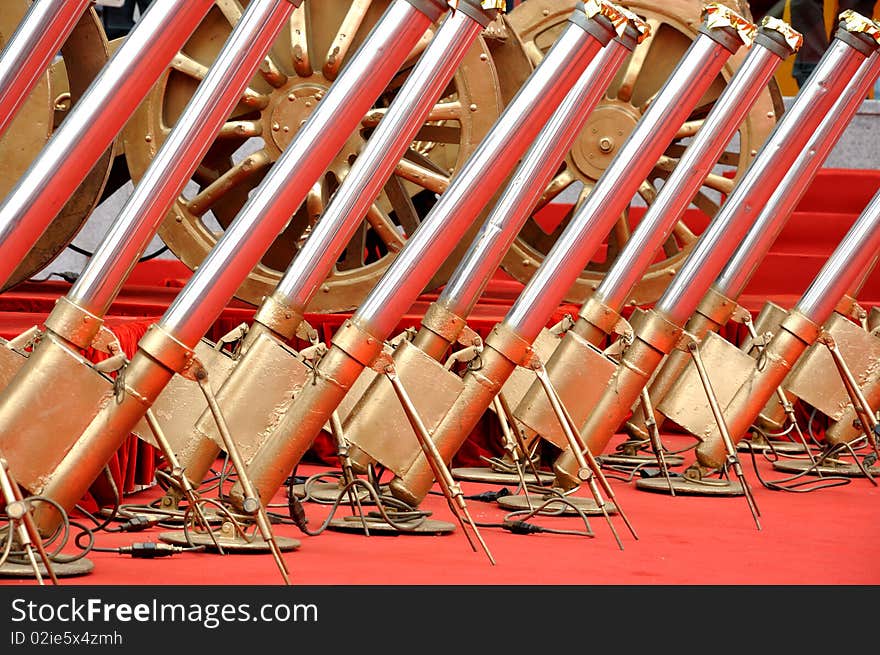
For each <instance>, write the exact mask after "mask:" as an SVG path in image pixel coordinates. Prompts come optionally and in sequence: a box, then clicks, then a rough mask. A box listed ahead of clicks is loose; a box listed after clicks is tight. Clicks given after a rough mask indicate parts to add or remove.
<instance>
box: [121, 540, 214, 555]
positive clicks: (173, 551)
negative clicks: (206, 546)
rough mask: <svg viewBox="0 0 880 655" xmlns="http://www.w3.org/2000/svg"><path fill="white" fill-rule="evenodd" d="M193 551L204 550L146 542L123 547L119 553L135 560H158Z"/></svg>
mask: <svg viewBox="0 0 880 655" xmlns="http://www.w3.org/2000/svg"><path fill="white" fill-rule="evenodd" d="M193 550H202V547H196V548H184V547H182V546H172V545H171V544H163V543H158V542H154V541H145V542H138V543H133V544H132V545H131V546H122V547H120V548H119V553H120V554H122V555H131V556H132V557H133V558H135V559H156V558H157V557H171V556H172V555H177V554H178V553H185V552H190V551H193Z"/></svg>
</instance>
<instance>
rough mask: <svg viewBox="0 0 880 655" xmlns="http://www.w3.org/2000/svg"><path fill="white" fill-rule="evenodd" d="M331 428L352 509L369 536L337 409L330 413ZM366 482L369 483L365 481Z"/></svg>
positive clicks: (346, 441)
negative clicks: (354, 483)
mask: <svg viewBox="0 0 880 655" xmlns="http://www.w3.org/2000/svg"><path fill="white" fill-rule="evenodd" d="M330 429H331V431H332V432H333V438H334V439H335V440H336V452H337V453H338V455H339V465H340V466H341V467H342V479H343V481H344V482H345V486H346V488H347V490H348V502H349V504H350V505H351V508H352V511H355V512H357V515H358V516H359V517H360V518H361V525H362V526H363V528H364V534H365V535H366V536H368V537H369V536H370V529H369V528H368V527H367V520H366V518H365V517H364V508H363V505H361V498H360V493H359V492H358V490H357V489H355V488H354V485H353V484H352V483H353V482H354V480H355V474H354V471H353V470H352V468H351V459H350V458H349V456H348V453H349V450H348V440H347V439H346V438H345V433H344V432H343V430H342V421H341V420H340V418H339V412H338V411H336V410H334V411H333V414H331V415H330ZM364 484H368V483H366V482H364ZM378 492H379V490H378V488H377V489H376V495H377V496H378V495H379V493H378Z"/></svg>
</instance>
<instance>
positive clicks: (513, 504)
mask: <svg viewBox="0 0 880 655" xmlns="http://www.w3.org/2000/svg"><path fill="white" fill-rule="evenodd" d="M549 499H550V496H535V495H530V496H529V497H528V499H526V497H525V496H502V497H501V498H499V499H498V506H499V507H501V508H502V509H506V510H510V511H517V510H527V509H530V508H529V501H531V502H532V507H540V506H541V505H542V504H544V503H546V502H547V501H548V500H549ZM565 500H567V501H568V502H570V503H571V504H572V505H574V506H575V507H577V508H578V509H579V510H581V512H583V513H584V514H586V515H587V516H602V515H603V514H602V510H601V509H600V508H599V506H598V505H597V504H596V501H595V500H593V499H592V498H585V497H583V496H566V497H565ZM545 510H546V511H542V512H541V514H548V515H552V516H577V515H578V513H577V512H576V511H574V510H573V509H572V508H571V507H569V506H568V505H565V504H563V503H553V504H551V505H547V507H546V508H545ZM560 510H562V511H560ZM605 510H606V511H607V512H608V513H609V514H616V513H617V506H616V505H615V504H614V503H612V502H606V503H605Z"/></svg>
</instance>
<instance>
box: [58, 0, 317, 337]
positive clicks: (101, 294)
mask: <svg viewBox="0 0 880 655" xmlns="http://www.w3.org/2000/svg"><path fill="white" fill-rule="evenodd" d="M299 1H301V0H298V1H297V3H296V4H299ZM293 8H294V3H291V1H290V0H254V2H251V3H250V5H248V7H247V10H246V11H245V12H244V14H243V15H242V17H241V20H240V21H239V22H238V24H237V25H236V26H235V29H234V30H233V32H232V34H231V35H230V37H229V39H228V40H227V41H226V44H225V45H224V46H223V49H222V50H221V51H220V53H219V54H218V55H217V57H216V59H215V60H214V63H213V64H212V65H211V68H210V70H209V71H208V74H207V75H206V76H205V79H204V80H203V81H202V82H201V84H199V86H198V88H197V89H196V92H195V94H194V95H193V97H192V99H191V100H190V101H189V104H187V106H186V108H185V109H184V111H183V113H182V114H181V115H180V118H179V119H178V120H177V124H176V126H175V127H174V129H173V130H172V131H171V133H170V134H169V135H168V138H167V139H166V140H165V142H164V143H163V144H162V147H161V148H160V149H159V152H158V153H157V154H156V156H155V157H154V158H153V161H152V162H151V163H150V167H149V168H148V169H147V171H146V173H145V174H144V176H143V178H142V179H141V180H140V182H138V184H137V186H136V187H135V190H134V193H133V194H132V196H131V197H130V198H129V199H128V201H127V202H126V203H125V206H124V207H123V208H122V210H121V211H120V212H119V214H118V216H117V217H116V220H115V221H114V222H113V224H112V225H111V227H110V229H109V231H108V232H107V234H106V235H105V236H104V239H103V241H102V242H101V244H100V245H99V246H98V248H97V249H96V250H95V254H94V255H93V256H92V257H91V258H90V259H89V261H88V263H87V264H86V267H85V269H84V270H83V272H82V274H81V275H80V277H79V279H77V281H76V283H75V284H74V285H73V287H72V288H71V289H70V291H69V292H68V294H67V299H68V300H69V301H71V302H72V303H74V304H76V305H78V306H79V307H80V308H81V309H83V310H85V311H87V312H89V313H91V314H93V315H96V316H99V317H103V316H104V315H105V314H106V313H107V310H108V309H109V308H110V305H111V303H112V302H113V301H114V300H115V299H116V296H117V294H118V293H119V289H120V288H121V287H122V285H123V284H124V282H125V280H126V278H127V277H128V275H129V274H130V273H131V270H132V269H133V268H134V266H135V265H136V264H137V260H138V258H139V257H140V256H141V255H142V254H143V251H144V249H145V248H146V247H147V245H148V244H149V242H150V239H152V238H153V236H154V235H155V233H156V230H157V229H158V228H159V225H160V224H161V222H162V220H163V219H164V218H165V215H166V213H167V212H168V209H169V208H170V207H171V204H172V203H173V202H174V200H175V199H176V198H177V197H178V196H179V195H180V193H181V191H182V190H183V187H184V186H185V185H186V182H187V180H189V177H190V176H191V175H192V173H193V171H194V170H195V169H196V167H197V166H198V164H199V162H200V161H201V160H202V158H203V157H204V156H205V153H206V152H207V151H208V149H209V148H210V147H211V144H212V142H213V138H214V136H216V134H217V132H218V131H219V130H220V127H221V125H222V124H223V122H224V121H225V120H226V119H227V117H228V116H229V115H230V114H231V113H232V110H233V109H235V106H236V104H237V103H238V102H239V100H240V99H241V97H242V93H244V90H245V89H246V88H247V86H248V84H249V82H250V80H251V78H252V77H253V76H254V74H255V73H256V71H257V68H258V67H259V65H260V63H261V62H262V61H263V59H264V58H265V56H266V53H267V52H268V51H269V48H270V47H271V46H272V43H273V42H274V41H275V38H276V37H277V36H278V33H279V32H280V31H281V28H282V26H284V25H285V23H286V22H287V20H288V18H289V17H290V14H291V12H292V11H293ZM61 336H64V335H61Z"/></svg>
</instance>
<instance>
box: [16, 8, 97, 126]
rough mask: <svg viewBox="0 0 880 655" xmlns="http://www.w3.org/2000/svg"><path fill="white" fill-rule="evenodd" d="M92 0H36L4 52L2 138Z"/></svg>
mask: <svg viewBox="0 0 880 655" xmlns="http://www.w3.org/2000/svg"><path fill="white" fill-rule="evenodd" d="M91 4H92V0H36V2H34V3H33V4H31V8H30V9H29V10H28V12H27V14H26V15H25V17H24V19H23V20H22V21H21V23H19V25H18V28H17V29H16V30H15V32H14V33H13V34H12V37H11V38H10V39H9V40H8V41H7V43H6V46H5V47H4V48H3V52H2V53H0V137H2V136H3V133H4V132H5V131H6V128H7V127H9V124H10V123H11V122H12V119H13V118H14V117H15V114H16V112H17V111H18V110H19V109H20V108H21V106H22V104H24V101H25V100H27V97H28V94H29V93H30V92H31V90H32V89H33V88H34V85H36V83H37V80H38V79H39V78H40V76H41V75H42V74H43V73H44V72H45V71H46V68H47V67H48V66H49V63H50V62H51V61H52V58H53V57H54V56H55V53H57V52H58V51H59V50H61V46H62V44H63V43H64V41H65V40H66V39H67V37H68V35H69V34H70V33H71V32H72V31H73V28H74V26H75V25H76V23H77V21H78V20H79V18H80V16H82V14H83V12H85V11H86V10H87V9H88V8H89V6H90V5H91Z"/></svg>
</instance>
